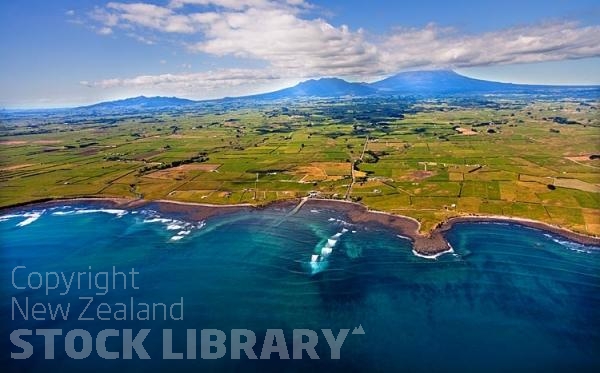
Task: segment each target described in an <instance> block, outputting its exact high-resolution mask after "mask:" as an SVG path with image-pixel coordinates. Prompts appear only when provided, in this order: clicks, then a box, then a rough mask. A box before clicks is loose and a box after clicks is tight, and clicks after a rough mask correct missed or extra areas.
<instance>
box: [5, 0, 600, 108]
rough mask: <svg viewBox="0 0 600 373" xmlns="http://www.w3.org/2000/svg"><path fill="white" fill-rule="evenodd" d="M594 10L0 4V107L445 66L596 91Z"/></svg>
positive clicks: (201, 1)
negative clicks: (0, 52)
mask: <svg viewBox="0 0 600 373" xmlns="http://www.w3.org/2000/svg"><path fill="white" fill-rule="evenodd" d="M598 20H600V3H598V1H591V0H590V1H586V0H580V1H567V0H554V1H537V0H532V1H514V0H504V1H493V2H492V1H477V2H475V1H464V0H455V1H452V2H440V1H431V0H420V1H411V2H400V1H385V0H370V1H364V0H363V1H359V0H349V1H318V0H315V1H308V0H248V1H237V0H161V1H151V0H138V1H136V2H128V1H112V2H111V1H98V0H93V1H92V0H53V1H39V0H38V1H2V2H0V42H1V45H2V49H3V58H2V59H0V87H1V88H0V107H58V106H70V105H80V104H86V103H92V102H97V101H101V100H108V99H115V98H122V97H128V96H134V95H140V94H145V95H177V96H181V97H188V98H194V99H203V98H215V97H223V96H236V95H243V94H249V93H257V92H263V91H267V90H272V89H278V88H282V87H285V86H287V85H290V84H294V83H296V82H298V81H301V80H304V79H307V78H312V77H320V76H339V77H344V78H346V79H349V80H354V81H372V80H375V79H378V78H381V77H385V76H388V75H391V74H393V73H396V72H399V71H406V70H420V69H435V68H451V69H455V70H457V71H458V72H460V73H463V74H465V75H469V76H473V77H478V78H484V79H491V80H499V81H510V82H522V83H540V84H544V83H547V84H600V22H599V21H598Z"/></svg>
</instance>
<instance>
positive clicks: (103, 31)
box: [98, 27, 113, 35]
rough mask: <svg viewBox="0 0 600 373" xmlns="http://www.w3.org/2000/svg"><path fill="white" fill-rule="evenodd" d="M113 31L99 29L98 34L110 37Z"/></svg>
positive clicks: (104, 28)
mask: <svg viewBox="0 0 600 373" xmlns="http://www.w3.org/2000/svg"><path fill="white" fill-rule="evenodd" d="M112 32H113V31H112V29H111V28H110V27H102V28H100V29H98V34H100V35H110V34H112Z"/></svg>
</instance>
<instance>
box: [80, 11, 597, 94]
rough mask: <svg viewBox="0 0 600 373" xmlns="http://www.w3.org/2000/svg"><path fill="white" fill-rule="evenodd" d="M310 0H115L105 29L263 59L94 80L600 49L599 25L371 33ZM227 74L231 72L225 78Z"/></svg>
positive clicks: (568, 54) (301, 72) (193, 85)
mask: <svg viewBox="0 0 600 373" xmlns="http://www.w3.org/2000/svg"><path fill="white" fill-rule="evenodd" d="M311 8H312V5H311V4H309V3H307V2H305V1H304V0H248V1H237V0H171V1H170V2H167V1H166V0H165V3H164V6H159V5H154V4H146V3H119V2H110V3H108V4H107V5H106V6H105V7H97V8H95V9H94V10H93V11H92V12H91V14H90V17H91V18H92V19H93V20H94V21H96V22H97V23H99V24H100V26H98V27H97V32H99V33H106V34H108V33H110V32H113V31H114V32H117V30H122V32H124V33H125V34H126V35H129V36H132V37H135V38H136V39H138V40H140V41H141V42H145V43H154V42H157V43H158V42H160V41H161V40H171V41H172V40H173V38H172V36H173V35H177V34H180V35H186V36H185V38H184V39H183V40H186V42H185V43H183V41H182V40H180V41H178V42H177V43H179V45H182V44H183V45H185V47H186V48H187V50H188V51H191V52H195V53H205V54H209V55H213V56H235V57H238V58H241V59H244V58H247V59H252V60H259V61H263V62H264V63H265V64H266V66H267V67H266V68H264V69H262V70H249V69H237V70H231V69H230V70H219V71H217V72H211V73H197V74H179V75H177V74H173V75H172V74H163V75H156V76H139V77H135V78H130V79H116V80H115V79H108V80H104V81H101V82H96V83H93V85H94V86H98V87H105V86H111V87H112V86H115V85H120V86H140V85H144V86H147V85H149V84H152V85H162V86H167V85H169V86H172V87H177V88H178V89H179V88H182V87H188V88H189V89H193V90H196V91H198V90H211V89H213V88H214V87H213V85H214V84H215V83H214V82H219V83H218V84H223V85H224V86H230V87H231V86H235V85H239V84H242V83H241V82H242V79H247V80H248V82H256V81H257V80H258V81H264V80H265V79H267V80H268V79H272V76H273V74H275V75H277V76H278V77H281V76H283V77H288V78H304V77H316V76H340V77H354V78H358V79H367V80H368V79H369V78H372V77H375V76H381V75H384V74H390V73H395V72H397V71H399V70H403V69H404V70H406V69H415V68H436V67H444V68H459V67H472V66H486V65H494V64H496V65H497V64H513V63H527V62H541V61H553V60H566V59H579V58H585V57H594V56H600V38H599V37H598V35H600V26H580V25H579V24H577V23H575V22H566V21H563V22H554V23H544V24H532V25H524V26H519V27H513V28H507V29H503V30H497V31H493V32H486V33H480V34H464V33H461V32H460V30H457V29H454V28H447V27H439V26H437V25H435V24H430V25H427V26H425V27H423V28H402V27H398V28H396V29H393V30H391V31H390V32H389V33H388V34H387V35H367V34H366V33H365V32H364V31H363V30H361V29H357V30H353V29H351V28H349V27H347V26H345V25H340V26H335V25H332V24H331V23H329V22H328V21H326V20H324V19H322V18H318V17H309V16H308V13H306V12H305V11H306V10H307V9H311ZM103 30H104V32H103ZM109 30H110V31H109ZM167 35H170V36H167ZM190 40H191V41H190ZM242 72H243V73H242ZM274 72H276V73H274ZM226 73H232V74H234V76H233V77H230V78H228V77H227V76H225V75H224V74H226ZM215 77H218V78H215Z"/></svg>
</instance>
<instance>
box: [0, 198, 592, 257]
mask: <svg viewBox="0 0 600 373" xmlns="http://www.w3.org/2000/svg"><path fill="white" fill-rule="evenodd" d="M69 202H93V203H96V204H99V205H100V206H103V207H106V208H124V209H129V208H139V207H151V208H153V209H155V210H157V211H159V212H161V213H177V214H183V215H185V216H186V218H187V219H191V220H196V221H200V220H206V219H208V218H211V217H213V216H217V215H222V214H229V213H235V212H240V211H252V210H256V209H265V208H275V209H281V210H284V211H289V212H290V213H293V211H294V209H297V208H321V209H322V208H326V209H332V210H335V211H337V212H339V213H341V214H343V215H345V216H346V217H347V219H348V220H349V222H351V223H353V224H361V223H377V224H381V225H383V226H386V227H389V228H391V229H393V230H395V231H396V232H397V233H398V234H399V235H401V236H404V237H406V238H408V239H410V240H411V241H412V242H413V250H414V252H415V254H417V255H421V256H424V257H431V258H435V257H437V256H438V255H439V254H441V253H444V252H448V251H449V250H452V247H451V246H450V244H449V243H448V241H447V240H446V238H445V236H444V232H446V231H448V230H450V229H451V228H452V226H453V225H454V224H457V223H463V222H471V223H481V222H489V223H494V222H502V223H512V224H519V225H522V226H527V227H530V228H535V229H539V230H542V231H546V232H549V233H552V234H555V235H558V236H561V237H564V238H567V239H569V240H572V241H574V242H577V243H580V244H584V245H594V246H600V237H594V236H589V235H585V234H581V233H577V232H573V231H571V230H568V229H565V228H561V227H558V226H554V225H550V224H547V223H544V222H540V221H535V220H529V219H523V218H515V217H507V216H495V215H465V216H457V217H452V218H450V219H448V220H446V221H443V222H440V223H439V224H438V225H437V227H436V228H435V229H434V230H432V231H430V232H421V231H420V228H421V224H420V223H419V222H418V221H417V220H416V219H413V218H411V217H408V216H401V215H394V214H391V213H387V212H381V211H374V210H369V209H368V208H367V207H366V206H364V205H361V204H359V203H355V202H350V201H341V200H330V199H318V198H314V199H303V200H298V199H291V200H284V201H276V202H273V203H271V204H268V205H263V206H254V205H251V204H230V205H211V204H202V203H193V202H179V201H170V200H143V199H126V198H94V197H89V198H74V199H56V200H44V201H35V202H32V203H31V204H39V205H40V206H44V207H45V206H53V205H60V204H65V203H69ZM299 203H300V204H301V206H299ZM31 204H20V205H18V206H12V207H8V208H5V209H3V210H6V211H8V210H12V209H16V208H19V207H23V206H28V205H31Z"/></svg>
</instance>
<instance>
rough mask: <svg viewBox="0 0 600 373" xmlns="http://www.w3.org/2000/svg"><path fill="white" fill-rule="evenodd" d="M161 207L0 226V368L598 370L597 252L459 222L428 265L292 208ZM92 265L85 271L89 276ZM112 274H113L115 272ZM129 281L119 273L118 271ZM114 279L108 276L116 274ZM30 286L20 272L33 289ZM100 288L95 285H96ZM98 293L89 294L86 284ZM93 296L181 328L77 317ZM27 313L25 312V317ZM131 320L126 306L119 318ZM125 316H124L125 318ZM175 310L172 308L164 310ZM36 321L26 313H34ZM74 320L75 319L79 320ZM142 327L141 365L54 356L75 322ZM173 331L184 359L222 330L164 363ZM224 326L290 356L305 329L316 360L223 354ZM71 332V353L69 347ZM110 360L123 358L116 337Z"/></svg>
mask: <svg viewBox="0 0 600 373" xmlns="http://www.w3.org/2000/svg"><path fill="white" fill-rule="evenodd" d="M157 211H159V206H150V207H147V208H144V209H139V210H132V211H123V210H111V209H107V208H102V207H101V206H99V205H93V204H76V205H70V206H55V207H45V208H43V207H34V208H30V210H23V211H21V212H19V213H15V214H13V215H5V216H3V217H2V218H0V283H1V288H0V289H1V293H0V294H1V297H2V301H1V302H0V316H1V317H2V322H1V323H0V331H1V335H2V336H3V337H2V341H1V342H0V343H1V344H2V365H3V366H4V367H9V371H34V370H39V369H49V370H50V371H74V370H81V369H86V370H91V371H106V370H107V369H118V370H119V371H120V370H125V369H127V370H132V371H159V370H173V371H177V370H198V369H203V370H207V371H223V370H242V369H243V370H250V371H271V370H272V371H275V370H276V371H282V370H285V371H305V370H308V369H322V370H333V371H335V370H346V371H398V370H407V371H481V370H484V369H485V370H487V371H506V370H508V369H511V370H516V371H532V370H535V371H566V370H570V371H573V370H575V369H576V370H578V371H598V368H600V355H599V354H598V351H600V312H599V310H600V251H599V248H594V247H585V246H581V245H578V244H575V243H572V242H568V241H566V240H562V239H559V238H558V237H555V236H552V235H548V234H545V233H544V232H541V231H538V230H533V229H529V228H525V227H522V226H518V225H512V224H511V225H508V224H489V223H488V224H483V223H479V224H478V223H468V224H467V223H465V224H458V225H456V226H455V227H454V228H453V229H452V230H451V231H450V232H448V234H447V238H448V240H449V242H450V243H451V244H452V246H453V247H454V253H449V254H445V255H443V256H441V257H439V258H438V259H437V260H431V259H424V258H420V257H416V256H414V255H413V254H412V252H411V246H410V243H409V242H408V241H406V240H405V239H403V238H400V237H398V236H397V235H396V234H395V233H394V232H393V231H391V230H389V229H386V228H384V227H381V226H378V225H374V224H373V225H370V224H367V225H351V224H347V223H345V222H344V216H343V215H341V214H340V213H338V212H336V211H332V210H323V209H317V210H310V209H308V208H305V209H303V210H301V211H300V212H299V213H298V214H296V215H294V216H287V212H286V211H282V210H277V209H266V210H261V211H251V212H240V213H234V214H228V215H223V216H219V217H214V218H210V219H208V220H207V221H206V222H202V223H197V222H188V221H186V220H185V217H184V216H182V215H181V216H180V215H176V214H169V215H167V214H161V213H159V212H157ZM17 266H24V267H26V268H25V269H23V268H20V269H18V270H17V271H16V272H15V283H16V285H17V286H27V276H28V274H30V273H32V272H39V273H41V274H42V275H44V274H45V273H46V272H57V273H60V272H64V273H66V275H67V278H68V276H69V275H70V273H72V272H92V273H93V274H94V275H95V274H96V273H98V272H103V271H108V272H110V273H112V267H113V266H115V267H116V270H117V271H122V272H128V271H130V270H131V268H135V271H137V272H139V274H137V275H135V284H136V286H137V287H138V288H139V289H137V290H136V289H132V288H131V286H130V285H131V283H128V284H127V285H128V287H127V289H123V287H122V280H120V282H117V284H116V288H115V289H113V288H112V283H111V282H109V285H110V286H109V287H110V288H109V289H108V292H107V294H106V295H95V294H94V293H96V292H99V289H98V288H96V287H95V285H94V283H93V281H94V279H93V278H92V288H91V289H90V287H89V286H88V285H89V284H88V282H87V277H86V276H87V275H83V276H82V277H81V278H82V281H81V284H80V285H81V286H80V287H81V288H80V289H79V290H78V289H76V288H75V287H76V285H73V286H72V287H71V289H70V290H69V292H68V293H67V294H66V295H59V291H65V287H64V285H62V286H59V287H58V289H56V290H52V289H51V290H49V294H48V295H46V293H45V290H44V286H45V284H46V280H45V278H43V279H42V281H43V284H42V285H43V286H42V287H41V288H40V289H37V290H36V289H31V288H27V289H16V288H15V287H14V286H13V285H12V271H13V269H14V268H15V267H17ZM90 267H91V270H90ZM118 279H120V277H118ZM129 279H130V277H129ZM118 281H119V280H118ZM37 283H38V279H37V277H36V275H33V277H32V285H33V287H36V286H37ZM100 283H101V285H102V281H100ZM100 292H103V291H100ZM82 296H83V297H89V296H91V297H94V300H93V303H92V304H91V306H90V309H91V310H93V311H91V312H90V313H89V314H90V315H92V316H96V315H95V310H96V309H97V307H98V304H100V303H102V302H105V303H107V304H109V305H112V306H114V305H115V304H117V303H126V304H127V305H129V302H130V299H131V298H133V299H134V302H135V305H137V304H138V303H140V302H142V303H150V304H151V303H157V302H162V303H165V304H167V305H171V304H173V303H177V302H179V301H180V299H181V298H183V299H184V305H183V310H184V317H183V320H181V321H174V320H167V321H164V320H163V319H162V317H163V314H162V311H161V312H159V315H158V316H159V318H161V319H160V320H155V321H144V320H141V321H140V320H133V321H132V320H125V321H118V320H114V319H113V320H110V321H99V320H94V321H80V320H77V317H78V316H79V314H80V312H81V311H82V310H83V308H84V307H85V305H86V304H87V301H86V300H80V299H79V297H82ZM13 297H15V299H17V301H18V302H19V304H20V305H21V307H24V304H25V303H24V300H25V298H26V297H27V298H28V299H29V308H31V307H32V304H33V303H35V302H42V303H45V304H48V303H50V304H51V306H52V307H56V305H57V304H59V303H60V304H63V305H66V304H67V303H70V304H71V306H70V307H71V309H70V314H69V316H68V318H67V320H62V319H61V318H60V316H59V317H58V318H57V319H56V320H48V319H46V320H38V321H36V320H33V319H32V316H31V314H30V315H29V320H24V319H23V317H22V315H21V314H20V313H19V311H18V309H17V310H16V311H15V312H16V314H15V317H14V320H13V317H12V311H13V308H14V304H13V303H12V302H11V301H12V298H13ZM30 311H31V310H30ZM127 312H129V311H127ZM136 312H137V309H136ZM176 313H177V312H176ZM38 315H39V314H38ZM86 315H87V314H86ZM359 325H362V327H363V329H364V331H365V334H364V335H353V334H348V336H347V337H346V340H345V342H344V344H343V346H342V347H341V350H340V351H341V359H340V360H332V359H331V358H330V348H329V346H328V344H327V342H326V340H325V337H324V336H323V334H322V332H321V331H320V330H321V329H332V330H333V334H334V335H335V336H337V333H338V331H339V330H340V329H350V331H352V330H353V329H354V328H355V327H357V326H359ZM107 328H112V329H117V330H123V329H133V331H134V334H135V333H137V331H138V330H140V329H143V328H147V329H151V331H150V334H149V335H148V336H147V337H146V339H145V341H144V343H143V345H144V348H145V349H146V351H147V352H148V354H149V356H150V357H151V360H149V361H148V360H139V359H138V358H137V357H136V355H135V354H134V359H133V360H122V359H118V360H104V359H101V358H100V357H98V355H97V354H96V352H95V350H94V351H93V352H92V353H91V355H90V356H89V357H88V358H86V359H83V360H74V359H71V358H69V357H68V356H67V355H66V353H65V338H64V336H65V334H66V333H67V332H68V331H70V330H72V329H85V330H87V331H88V332H89V333H90V334H91V336H92V337H94V338H95V336H96V335H97V333H98V332H99V331H100V330H103V329H107ZM166 328H168V329H173V350H174V351H176V352H185V351H186V338H185V335H186V334H185V333H186V329H197V333H198V339H199V335H200V330H201V329H221V330H223V331H224V332H225V333H226V335H227V342H226V343H225V346H226V348H227V355H225V357H224V358H221V359H217V360H203V359H200V350H199V348H200V344H199V342H198V359H196V360H163V359H162V353H163V339H162V330H163V329H166ZM16 329H32V330H34V329H61V330H62V331H63V335H62V336H59V337H56V338H55V358H54V359H53V360H46V359H44V339H43V337H42V336H36V335H33V336H25V337H23V339H24V340H27V341H29V342H30V343H31V344H32V345H33V355H32V356H31V357H30V358H29V359H26V360H11V359H10V354H9V352H20V351H22V350H21V349H20V348H18V347H16V346H14V345H13V344H12V343H11V342H10V340H9V335H10V334H11V332H12V331H14V330H16ZM231 329H249V330H252V331H254V332H255V334H256V339H257V343H256V345H255V347H254V351H255V352H256V355H258V356H260V354H261V350H262V345H263V341H264V338H265V333H266V331H267V329H283V331H284V336H285V340H286V342H287V346H288V350H289V354H290V357H291V356H292V347H291V345H292V330H293V329H313V330H315V331H317V333H318V334H317V335H318V337H319V339H318V344H317V346H316V352H317V354H318V355H319V357H320V358H321V359H320V360H310V359H309V358H308V356H307V355H306V353H305V354H304V358H303V359H302V360H287V361H286V360H279V359H277V358H278V355H277V354H276V353H274V354H272V355H271V357H272V359H271V360H248V359H247V358H245V355H244V353H243V352H242V359H241V360H232V359H231V358H230V355H229V353H230V344H229V336H230V334H229V333H230V331H231ZM81 345H82V343H81V341H80V340H77V339H76V343H75V346H76V349H80V348H81ZM107 348H108V350H109V351H122V348H123V346H122V341H121V339H120V337H119V338H117V337H111V338H108V339H107Z"/></svg>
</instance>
